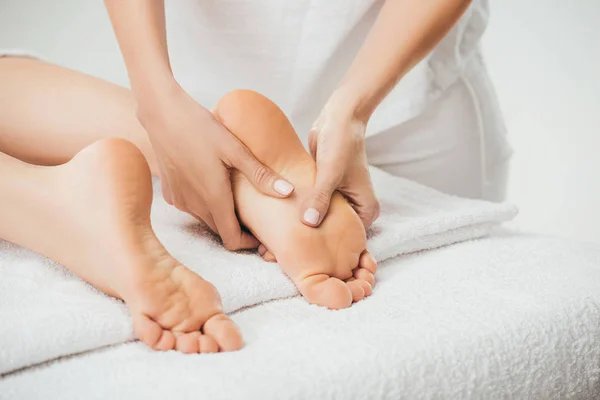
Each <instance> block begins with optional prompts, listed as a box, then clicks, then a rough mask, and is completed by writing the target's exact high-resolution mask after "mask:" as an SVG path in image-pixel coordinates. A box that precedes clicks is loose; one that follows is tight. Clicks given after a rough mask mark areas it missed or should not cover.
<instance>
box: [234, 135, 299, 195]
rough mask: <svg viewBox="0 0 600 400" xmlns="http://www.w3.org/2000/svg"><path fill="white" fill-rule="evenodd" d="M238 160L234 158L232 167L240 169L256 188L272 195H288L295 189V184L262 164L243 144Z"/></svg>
mask: <svg viewBox="0 0 600 400" xmlns="http://www.w3.org/2000/svg"><path fill="white" fill-rule="evenodd" d="M242 149H243V150H242V151H240V152H238V154H239V156H238V158H237V159H236V160H232V162H231V164H232V167H234V168H236V169H237V170H239V171H240V172H241V173H242V174H243V175H244V176H245V177H246V178H248V180H249V181H250V183H252V185H254V187H255V188H256V189H258V190H259V191H261V192H262V193H264V194H266V195H267V196H271V197H280V198H281V197H288V196H289V195H291V194H292V192H293V191H294V185H292V184H291V183H290V182H288V181H287V180H285V179H283V178H282V177H281V176H279V174H277V173H276V172H274V171H273V170H272V169H271V168H269V167H267V166H266V165H264V164H262V163H261V162H260V161H258V160H257V159H256V158H254V155H253V154H252V153H250V150H248V149H247V148H246V147H245V146H243V145H242Z"/></svg>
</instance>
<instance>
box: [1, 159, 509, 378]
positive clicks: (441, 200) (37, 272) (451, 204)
mask: <svg viewBox="0 0 600 400" xmlns="http://www.w3.org/2000/svg"><path fill="white" fill-rule="evenodd" d="M371 173H372V177H373V183H374V186H375V190H376V192H377V195H378V197H379V199H380V201H381V205H382V212H381V217H380V218H379V220H378V221H377V222H376V223H375V224H374V226H373V228H372V229H371V232H370V234H369V243H368V247H369V249H370V250H371V251H372V253H373V255H374V256H375V258H376V259H377V260H378V261H383V260H385V259H388V258H390V257H394V256H397V255H399V254H405V253H410V252H415V251H420V250H424V249H430V248H434V247H439V246H443V245H447V244H451V243H456V242H459V241H464V240H467V239H471V238H476V237H481V236H483V235H485V234H486V233H488V232H489V230H490V228H491V227H493V226H494V225H497V224H498V223H500V222H502V221H506V220H509V219H511V218H512V217H514V215H515V214H516V209H515V207H514V206H512V205H509V204H493V203H488V202H483V201H477V200H467V199H461V198H457V197H452V196H448V195H445V194H442V193H439V192H437V191H435V190H433V189H430V188H426V187H424V186H421V185H419V184H416V183H414V182H411V181H408V180H405V179H402V178H397V177H392V176H390V175H388V174H386V173H384V172H382V171H380V170H377V169H372V171H371ZM152 222H153V226H154V229H155V231H156V232H157V235H158V237H159V238H160V239H161V241H162V242H163V244H164V245H165V247H166V248H167V249H168V250H169V251H170V252H171V253H172V254H173V255H174V256H175V257H176V258H177V259H178V260H179V261H181V262H182V263H184V264H185V265H186V266H188V267H190V268H191V269H193V270H194V271H196V272H198V273H199V274H200V275H202V276H203V277H204V278H205V279H207V280H209V281H210V282H212V283H213V284H214V285H215V286H216V287H217V289H218V290H219V292H220V293H221V296H222V298H223V305H224V309H225V311H226V312H231V311H234V310H238V309H240V308H242V307H246V306H251V305H254V304H257V303H260V302H263V301H266V300H272V299H277V298H284V297H290V296H294V295H297V291H296V288H295V287H294V285H293V284H292V283H291V281H290V280H289V279H288V278H287V277H286V276H285V275H284V274H283V273H282V272H281V270H280V269H279V267H278V266H277V265H276V264H272V263H266V262H264V261H263V260H262V259H261V258H260V257H258V256H257V255H256V254H249V253H231V252H227V251H226V250H224V249H223V248H222V247H221V246H220V245H219V244H218V242H217V241H216V240H215V239H214V237H213V236H211V235H209V234H208V233H207V232H206V231H205V230H203V229H201V228H200V225H198V224H196V223H194V222H193V220H192V219H191V218H190V217H189V216H187V215H185V214H183V213H181V212H179V211H177V210H176V209H174V208H172V207H168V206H167V205H166V203H164V201H163V200H162V197H161V196H160V193H159V192H158V189H156V191H155V201H154V203H153V208H152ZM0 321H2V322H1V325H0V373H6V372H9V371H12V370H15V369H18V368H22V367H25V366H29V365H32V364H35V363H39V362H43V361H46V360H50V359H53V358H56V357H60V356H63V355H68V354H74V353H78V352H82V351H86V350H90V349H94V348H98V347H102V346H106V345H111V344H116V343H121V342H125V341H128V340H132V339H134V336H133V332H132V329H131V324H130V319H129V316H128V314H127V309H126V307H125V305H124V304H123V303H122V302H120V301H117V300H115V299H112V298H109V297H108V296H105V295H103V294H101V293H99V292H98V291H97V290H95V289H94V288H92V287H91V286H89V285H87V284H85V283H83V282H82V281H80V280H79V279H78V278H76V277H75V276H73V275H72V274H70V273H69V272H68V271H67V270H65V269H64V268H63V267H61V266H58V265H56V264H55V263H53V262H51V261H49V260H47V259H45V258H43V257H40V256H38V255H36V254H34V253H32V252H30V251H27V250H24V249H20V248H17V247H16V246H13V245H10V244H8V243H6V242H1V241H0Z"/></svg>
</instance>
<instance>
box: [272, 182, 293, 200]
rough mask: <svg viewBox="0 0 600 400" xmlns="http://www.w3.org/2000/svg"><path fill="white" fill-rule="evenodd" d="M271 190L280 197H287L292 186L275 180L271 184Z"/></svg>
mask: <svg viewBox="0 0 600 400" xmlns="http://www.w3.org/2000/svg"><path fill="white" fill-rule="evenodd" d="M273 189H275V191H276V192H277V193H279V194H280V195H283V196H287V195H288V194H290V193H292V190H294V186H292V184H291V183H289V182H287V181H284V180H283V179H277V180H276V181H275V183H274V184H273Z"/></svg>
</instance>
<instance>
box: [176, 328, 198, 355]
mask: <svg viewBox="0 0 600 400" xmlns="http://www.w3.org/2000/svg"><path fill="white" fill-rule="evenodd" d="M198 338H200V332H190V333H184V334H183V335H179V336H177V339H176V345H175V346H176V347H175V348H176V349H177V351H180V352H182V353H186V354H191V353H197V352H198Z"/></svg>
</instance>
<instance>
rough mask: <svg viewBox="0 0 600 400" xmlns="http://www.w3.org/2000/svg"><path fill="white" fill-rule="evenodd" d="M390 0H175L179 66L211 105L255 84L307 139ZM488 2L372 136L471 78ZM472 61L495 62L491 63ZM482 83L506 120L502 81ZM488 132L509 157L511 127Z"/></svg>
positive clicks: (411, 77)
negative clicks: (500, 101)
mask: <svg viewBox="0 0 600 400" xmlns="http://www.w3.org/2000/svg"><path fill="white" fill-rule="evenodd" d="M383 3H384V2H383V0H327V1H312V0H296V1H273V0H255V1H252V2H248V1H245V0H220V1H218V2H204V1H200V0H168V1H167V2H166V16H167V35H168V42H169V54H170V57H171V64H172V68H173V72H174V74H175V77H176V78H177V80H178V81H179V83H180V84H181V85H182V86H183V87H184V88H185V89H186V90H187V91H188V92H189V93H190V94H191V95H192V96H193V97H194V98H195V99H196V100H197V101H198V102H199V103H200V104H202V105H203V106H205V107H207V108H209V109H210V108H213V107H214V106H215V105H216V104H217V102H218V100H219V99H220V98H221V96H223V94H225V93H227V92H228V91H230V90H234V89H239V88H249V89H253V90H256V91H257V92H259V93H262V94H264V95H265V96H267V97H269V98H270V99H272V100H273V101H274V102H275V103H276V104H277V105H278V106H279V107H281V108H282V109H283V111H284V112H285V114H286V115H287V116H288V117H289V118H290V121H291V122H292V124H293V125H294V128H295V129H296V131H297V132H298V135H299V136H300V138H301V139H302V141H303V143H305V144H306V141H307V136H308V132H309V130H310V128H311V126H312V124H313V122H314V121H315V119H316V118H317V116H318V114H319V112H320V111H321V108H322V107H323V106H324V104H325V102H326V101H327V99H328V97H329V96H330V95H331V93H332V92H333V91H334V90H335V88H336V87H337V85H338V84H339V82H340V81H341V79H342V77H343V75H344V73H345V72H346V70H347V69H348V67H349V66H350V64H351V62H352V60H353V59H354V57H355V56H356V54H357V53H358V51H359V49H360V47H361V45H362V43H363V42H364V40H365V38H366V36H367V34H368V32H369V30H370V29H371V27H372V26H373V24H374V22H375V19H376V17H377V15H378V13H379V11H380V10H381V6H382V5H383ZM488 3H489V2H488V0H474V1H473V2H472V4H471V5H470V6H469V8H468V9H467V10H466V12H465V14H464V15H463V16H462V18H460V20H459V21H458V23H457V24H456V25H455V26H454V27H453V28H452V30H451V31H450V32H449V33H448V35H447V36H446V37H445V38H444V39H443V40H442V41H441V42H440V43H439V44H438V46H437V47H436V48H435V50H434V51H433V52H432V53H431V54H429V55H428V56H427V57H425V59H424V60H422V61H421V62H420V63H419V64H418V65H416V66H415V67H414V68H413V69H412V70H411V71H410V72H409V73H408V74H407V75H406V76H404V77H403V78H402V79H401V80H400V82H399V83H398V85H397V86H396V87H395V88H394V90H392V92H391V93H390V94H389V95H388V96H387V97H386V99H385V100H384V101H383V102H382V103H381V104H380V105H379V107H378V108H377V110H376V111H375V113H374V114H373V116H372V118H371V119H370V121H369V124H368V126H367V136H371V135H376V134H378V133H380V132H384V131H386V130H389V129H391V128H394V127H397V126H398V125H400V124H402V123H403V122H405V121H408V120H409V119H412V118H414V117H416V116H418V115H419V114H421V113H422V112H424V111H425V110H426V109H427V108H428V107H429V106H430V105H431V104H432V103H433V102H434V101H435V100H436V99H438V98H439V97H440V96H441V95H442V94H443V93H444V91H445V90H447V89H448V88H449V87H450V86H451V85H452V84H453V83H454V82H456V81H457V80H459V79H460V78H461V76H462V75H463V74H464V72H465V70H466V68H467V66H468V64H469V63H470V62H471V60H473V59H478V58H479V57H480V53H479V49H478V47H479V40H480V38H481V36H482V35H483V32H484V31H485V28H486V26H487V23H488V17H489V4H488ZM393 45H394V43H390V46H393ZM472 64H473V68H477V69H478V71H480V72H481V73H483V72H484V71H485V67H484V66H483V64H482V63H480V62H476V63H472ZM488 86H489V85H488ZM481 88H482V89H486V90H488V92H487V93H486V94H485V95H483V97H484V99H483V100H484V101H485V103H486V104H488V105H489V106H488V107H489V109H490V111H491V112H492V115H490V116H489V119H490V120H496V119H500V120H501V115H500V111H499V109H498V108H497V107H495V105H496V100H495V93H494V91H493V88H492V87H491V86H489V87H487V88H484V86H483V85H481ZM488 97H489V98H488ZM492 106H494V107H492ZM486 123H489V122H486ZM443 134H444V132H443V131H438V132H437V135H443ZM485 140H486V147H487V148H489V150H490V151H489V152H488V158H489V162H491V163H493V162H494V161H497V158H502V157H504V155H505V153H506V151H507V150H506V149H507V148H508V144H507V141H506V138H505V131H504V130H503V129H500V128H499V129H493V130H491V129H490V130H489V134H488V135H486V137H485Z"/></svg>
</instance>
